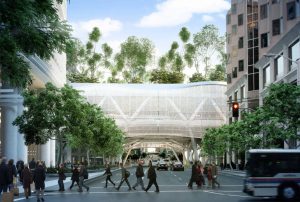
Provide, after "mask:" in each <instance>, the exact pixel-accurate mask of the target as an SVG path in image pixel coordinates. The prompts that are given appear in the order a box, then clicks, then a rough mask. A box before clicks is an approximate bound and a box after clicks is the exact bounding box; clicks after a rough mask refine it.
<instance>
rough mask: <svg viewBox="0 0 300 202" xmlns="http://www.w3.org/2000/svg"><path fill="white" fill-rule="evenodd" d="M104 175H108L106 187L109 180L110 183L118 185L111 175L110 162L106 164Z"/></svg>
mask: <svg viewBox="0 0 300 202" xmlns="http://www.w3.org/2000/svg"><path fill="white" fill-rule="evenodd" d="M103 175H106V180H105V187H104V188H107V183H108V181H110V183H112V184H113V185H114V186H116V184H115V183H114V182H113V181H112V180H111V179H110V177H111V176H112V172H111V170H110V165H109V163H107V164H106V168H105V173H104V174H103Z"/></svg>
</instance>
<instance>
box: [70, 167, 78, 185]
mask: <svg viewBox="0 0 300 202" xmlns="http://www.w3.org/2000/svg"><path fill="white" fill-rule="evenodd" d="M71 180H72V184H71V186H70V190H71V189H72V188H73V186H74V183H75V182H76V183H77V186H78V187H79V170H78V166H77V165H75V166H74V167H73V170H72V177H71Z"/></svg>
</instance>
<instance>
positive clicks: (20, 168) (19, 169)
mask: <svg viewBox="0 0 300 202" xmlns="http://www.w3.org/2000/svg"><path fill="white" fill-rule="evenodd" d="M16 167H17V172H18V175H19V181H20V182H21V183H22V182H23V181H22V179H23V176H22V172H23V169H24V161H22V160H19V161H17V163H16Z"/></svg>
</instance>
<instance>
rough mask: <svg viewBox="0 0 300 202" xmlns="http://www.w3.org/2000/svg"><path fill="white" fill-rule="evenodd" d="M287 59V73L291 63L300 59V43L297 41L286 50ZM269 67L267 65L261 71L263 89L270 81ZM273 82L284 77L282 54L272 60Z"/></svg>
mask: <svg viewBox="0 0 300 202" xmlns="http://www.w3.org/2000/svg"><path fill="white" fill-rule="evenodd" d="M288 58H290V59H291V60H289V66H288V71H290V70H291V69H292V65H293V62H292V61H297V60H299V59H300V42H299V40H297V41H296V42H294V43H293V44H292V45H290V46H289V48H288ZM271 76H272V75H271V67H270V65H267V66H266V67H265V68H264V69H263V87H266V86H268V85H269V84H270V83H271V82H272V81H271ZM273 76H274V77H273V78H274V81H276V80H278V79H279V78H281V77H282V76H284V57H283V55H282V54H280V55H279V56H278V57H276V58H275V59H274V75H273Z"/></svg>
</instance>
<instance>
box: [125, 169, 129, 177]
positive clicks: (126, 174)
mask: <svg viewBox="0 0 300 202" xmlns="http://www.w3.org/2000/svg"><path fill="white" fill-rule="evenodd" d="M129 176H130V172H129V171H128V170H126V171H125V178H128V177H129Z"/></svg>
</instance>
